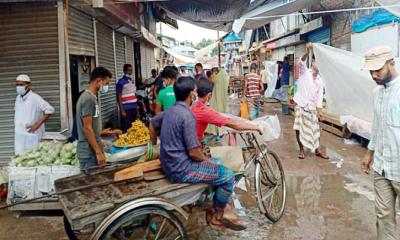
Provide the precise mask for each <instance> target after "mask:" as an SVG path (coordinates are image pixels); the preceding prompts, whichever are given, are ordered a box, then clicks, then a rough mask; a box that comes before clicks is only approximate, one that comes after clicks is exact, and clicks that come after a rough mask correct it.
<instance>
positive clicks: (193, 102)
mask: <svg viewBox="0 0 400 240" xmlns="http://www.w3.org/2000/svg"><path fill="white" fill-rule="evenodd" d="M198 101H199V97H198V96H197V94H196V97H195V98H194V99H193V100H192V105H194V104H196V103H197V102H198Z"/></svg>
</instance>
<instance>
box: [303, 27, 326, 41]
mask: <svg viewBox="0 0 400 240" xmlns="http://www.w3.org/2000/svg"><path fill="white" fill-rule="evenodd" d="M330 39H331V29H330V28H329V27H327V28H320V29H318V30H315V31H312V32H311V33H309V34H308V35H307V40H308V42H314V43H327V42H329V40H330Z"/></svg>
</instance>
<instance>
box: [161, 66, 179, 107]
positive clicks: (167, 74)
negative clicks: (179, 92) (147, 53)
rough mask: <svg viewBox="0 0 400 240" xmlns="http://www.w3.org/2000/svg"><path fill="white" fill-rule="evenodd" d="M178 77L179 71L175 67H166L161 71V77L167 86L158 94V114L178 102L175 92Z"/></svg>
mask: <svg viewBox="0 0 400 240" xmlns="http://www.w3.org/2000/svg"><path fill="white" fill-rule="evenodd" d="M176 77H177V72H176V71H175V70H174V69H173V68H165V69H164V70H163V71H162V72H161V78H163V79H164V82H165V84H166V86H167V87H166V88H164V89H163V90H161V91H160V92H159V93H158V96H157V105H156V114H159V113H160V112H162V111H165V110H167V109H168V108H170V107H172V106H174V104H175V102H176V98H175V93H174V83H175V80H176Z"/></svg>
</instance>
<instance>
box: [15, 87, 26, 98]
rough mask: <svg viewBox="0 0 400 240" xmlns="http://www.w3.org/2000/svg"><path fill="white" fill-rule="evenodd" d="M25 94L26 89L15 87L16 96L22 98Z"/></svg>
mask: <svg viewBox="0 0 400 240" xmlns="http://www.w3.org/2000/svg"><path fill="white" fill-rule="evenodd" d="M25 93H26V89H25V87H24V86H17V94H18V95H20V96H23V95H24V94H25Z"/></svg>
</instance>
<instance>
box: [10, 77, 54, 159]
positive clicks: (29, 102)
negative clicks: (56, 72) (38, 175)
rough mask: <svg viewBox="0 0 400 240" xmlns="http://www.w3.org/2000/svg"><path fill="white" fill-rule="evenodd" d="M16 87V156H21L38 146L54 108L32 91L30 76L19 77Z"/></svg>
mask: <svg viewBox="0 0 400 240" xmlns="http://www.w3.org/2000/svg"><path fill="white" fill-rule="evenodd" d="M15 85H16V91H17V94H18V95H17V98H16V99H15V115H14V127H15V135H14V140H15V141H14V142H15V143H14V144H15V145H14V147H15V154H16V155H19V154H23V153H24V152H25V151H26V150H27V149H28V148H35V147H37V146H38V144H39V142H40V139H41V138H42V137H43V135H44V133H45V127H44V123H45V122H46V121H47V119H48V118H49V117H50V115H51V114H53V113H54V108H53V107H52V106H51V105H50V104H49V103H48V102H46V101H45V100H43V98H42V97H40V96H39V95H38V94H36V93H34V92H33V91H32V90H31V88H30V86H31V79H30V77H29V76H28V75H26V74H21V75H18V76H17V79H16V82H15Z"/></svg>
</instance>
